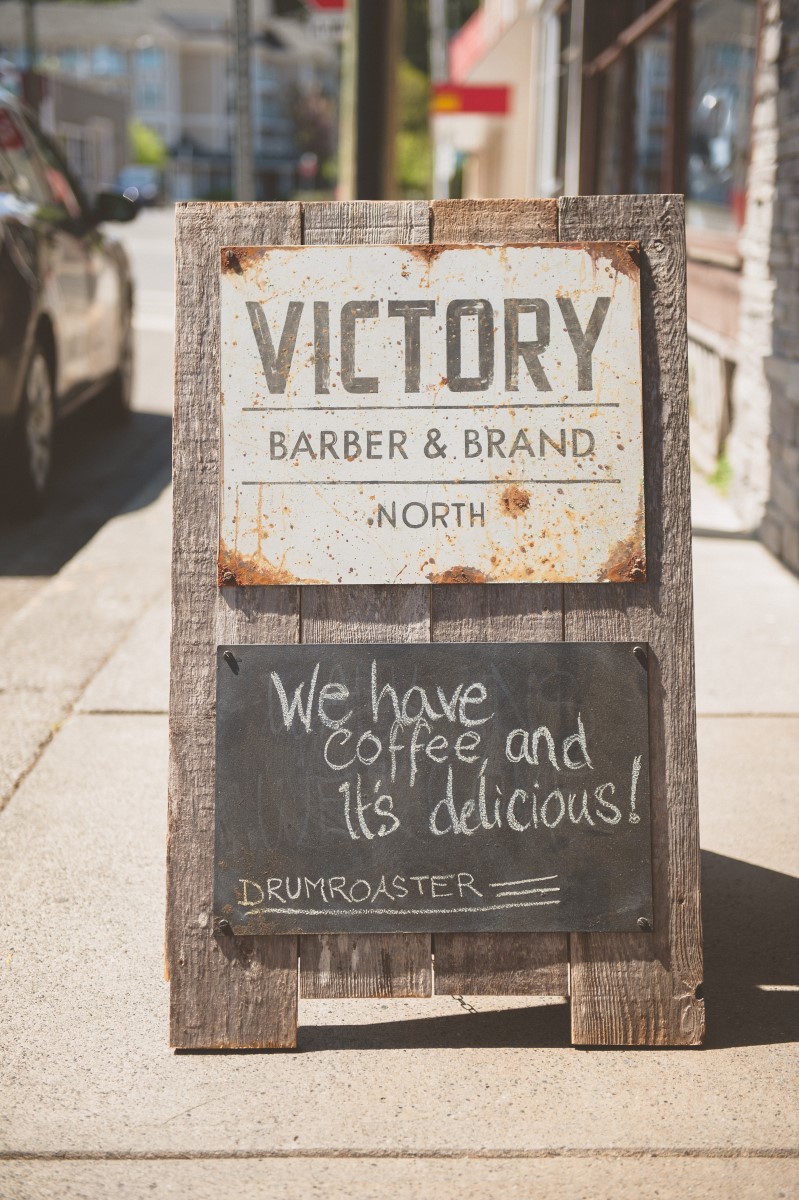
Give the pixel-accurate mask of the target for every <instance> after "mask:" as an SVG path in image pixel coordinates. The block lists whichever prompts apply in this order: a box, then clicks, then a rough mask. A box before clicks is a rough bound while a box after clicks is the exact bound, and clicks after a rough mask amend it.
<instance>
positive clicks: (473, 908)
mask: <svg viewBox="0 0 799 1200" xmlns="http://www.w3.org/2000/svg"><path fill="white" fill-rule="evenodd" d="M545 904H560V900H518V901H516V902H515V903H513V904H489V905H482V906H481V905H479V904H475V905H466V906H465V907H463V908H248V909H247V912H246V913H245V914H244V915H245V916H247V917H257V916H267V915H269V916H271V915H272V913H284V914H285V915H286V916H288V917H352V916H356V915H357V916H361V917H363V916H366V917H406V916H410V917H430V916H433V917H435V916H449V915H451V914H453V913H477V912H498V911H499V910H500V909H502V908H541V907H542V906H543V905H545Z"/></svg>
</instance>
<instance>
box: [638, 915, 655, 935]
mask: <svg viewBox="0 0 799 1200" xmlns="http://www.w3.org/2000/svg"><path fill="white" fill-rule="evenodd" d="M636 924H637V926H638V928H639V929H642V930H643V931H644V932H645V933H649V932H650V931H651V929H652V922H651V921H649V920H647V918H646V917H639V918H638V920H637V921H636Z"/></svg>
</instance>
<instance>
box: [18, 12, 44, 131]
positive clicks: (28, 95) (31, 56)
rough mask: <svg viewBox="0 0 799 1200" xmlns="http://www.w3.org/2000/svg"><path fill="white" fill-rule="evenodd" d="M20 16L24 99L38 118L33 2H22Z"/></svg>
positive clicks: (36, 48)
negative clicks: (23, 35)
mask: <svg viewBox="0 0 799 1200" xmlns="http://www.w3.org/2000/svg"><path fill="white" fill-rule="evenodd" d="M22 15H23V21H24V25H25V99H26V100H27V102H28V104H29V106H30V107H31V108H32V109H33V111H34V113H35V114H36V116H37V117H38V115H39V98H40V97H39V76H38V75H37V74H36V63H37V62H38V59H39V47H38V45H37V39H36V11H35V0H24V4H23V6H22Z"/></svg>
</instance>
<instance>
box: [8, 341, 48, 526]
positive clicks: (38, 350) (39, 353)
mask: <svg viewBox="0 0 799 1200" xmlns="http://www.w3.org/2000/svg"><path fill="white" fill-rule="evenodd" d="M54 429H55V404H54V396H53V374H52V370H51V368H50V363H49V361H48V359H47V355H46V354H45V351H44V349H43V348H42V346H40V345H37V346H36V347H35V349H34V351H33V354H32V356H31V360H30V362H29V363H28V370H27V373H26V375H25V387H24V389H23V393H22V403H21V405H20V411H19V415H18V419H17V427H16V437H15V439H14V445H13V446H12V449H11V454H12V457H11V464H10V466H11V471H10V476H11V479H10V482H11V491H10V495H9V503H10V505H11V507H13V508H14V509H16V510H17V511H19V512H22V513H29V514H33V513H37V512H41V510H42V508H43V507H44V501H45V497H46V495H47V485H48V483H49V482H50V468H51V465H52V459H53V433H54Z"/></svg>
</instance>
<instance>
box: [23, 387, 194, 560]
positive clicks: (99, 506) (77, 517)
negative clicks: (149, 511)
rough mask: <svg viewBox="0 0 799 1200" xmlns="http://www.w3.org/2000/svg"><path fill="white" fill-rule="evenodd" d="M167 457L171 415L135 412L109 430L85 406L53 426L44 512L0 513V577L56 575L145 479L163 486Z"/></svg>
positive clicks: (127, 504) (167, 472) (91, 408)
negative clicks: (24, 514) (50, 471)
mask: <svg viewBox="0 0 799 1200" xmlns="http://www.w3.org/2000/svg"><path fill="white" fill-rule="evenodd" d="M171 461H172V418H171V417H170V416H167V415H165V414H163V413H153V412H134V413H133V414H132V415H131V418H130V420H129V421H128V423H127V424H126V425H125V426H123V427H121V428H116V429H113V428H112V429H109V428H107V427H104V426H103V424H102V422H101V421H100V420H98V417H97V414H96V412H95V409H94V406H93V405H92V404H87V405H86V406H85V407H84V408H82V409H80V410H79V411H78V412H76V413H74V414H73V415H72V416H71V417H70V418H69V419H68V420H66V421H65V422H64V423H63V425H61V426H59V428H58V431H57V442H56V448H55V455H54V459H53V477H52V482H51V488H50V495H49V497H48V501H47V507H46V509H45V511H44V513H42V514H41V515H40V516H38V517H33V518H31V519H29V520H24V519H20V518H16V517H13V516H8V515H5V514H4V515H2V516H0V576H3V575H5V576H9V575H20V576H37V575H55V574H56V573H57V572H58V571H60V570H61V568H62V567H63V566H64V564H65V563H67V562H69V560H70V559H71V558H72V557H73V555H75V554H77V552H78V551H79V550H80V549H81V548H82V547H83V546H85V545H86V543H87V542H88V541H90V539H91V538H93V537H94V535H95V534H96V533H97V531H98V530H99V529H100V528H101V527H102V526H103V525H105V523H106V522H107V521H110V520H111V518H112V517H115V516H117V514H118V513H120V512H122V511H123V510H125V509H126V508H128V507H130V506H131V502H133V501H135V498H136V496H137V495H138V493H140V492H141V491H142V490H143V489H144V488H145V487H146V486H147V484H148V483H154V484H157V485H158V486H159V490H161V491H162V490H163V489H164V488H165V487H167V486H168V484H169V479H170V473H171ZM153 498H154V497H153ZM149 502H151V501H149Z"/></svg>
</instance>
